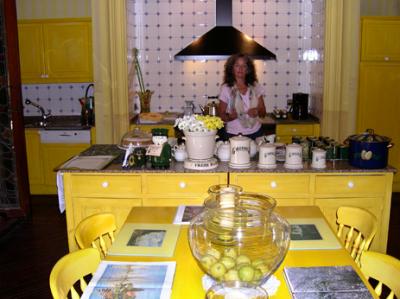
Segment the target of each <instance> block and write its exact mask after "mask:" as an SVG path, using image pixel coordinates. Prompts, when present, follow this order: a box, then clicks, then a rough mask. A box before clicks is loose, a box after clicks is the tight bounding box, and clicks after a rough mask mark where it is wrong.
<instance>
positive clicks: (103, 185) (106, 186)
mask: <svg viewBox="0 0 400 299" xmlns="http://www.w3.org/2000/svg"><path fill="white" fill-rule="evenodd" d="M109 185H110V184H109V183H108V182H107V181H105V182H102V183H101V186H102V187H103V188H108V186H109Z"/></svg>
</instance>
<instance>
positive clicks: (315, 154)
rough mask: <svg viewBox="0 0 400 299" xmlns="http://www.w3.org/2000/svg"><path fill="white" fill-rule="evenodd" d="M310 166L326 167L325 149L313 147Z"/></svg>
mask: <svg viewBox="0 0 400 299" xmlns="http://www.w3.org/2000/svg"><path fill="white" fill-rule="evenodd" d="M311 167H312V168H318V169H323V168H325V167H326V151H325V150H323V149H320V148H315V149H313V151H312V162H311Z"/></svg>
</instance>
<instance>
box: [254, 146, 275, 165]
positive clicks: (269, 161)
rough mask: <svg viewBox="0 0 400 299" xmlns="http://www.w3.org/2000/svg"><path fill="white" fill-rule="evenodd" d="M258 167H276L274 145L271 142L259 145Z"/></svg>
mask: <svg viewBox="0 0 400 299" xmlns="http://www.w3.org/2000/svg"><path fill="white" fill-rule="evenodd" d="M258 167H259V168H266V169H272V168H276V147H275V144H272V143H263V144H261V145H260V149H259V154H258Z"/></svg>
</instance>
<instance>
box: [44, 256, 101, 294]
mask: <svg viewBox="0 0 400 299" xmlns="http://www.w3.org/2000/svg"><path fill="white" fill-rule="evenodd" d="M100 261H101V259H100V253H99V251H98V250H97V249H94V248H86V249H81V250H78V251H74V252H71V253H69V254H67V255H65V256H63V257H62V258H61V259H59V260H58V261H57V263H56V264H55V265H54V267H53V269H52V270H51V273H50V290H51V294H52V295H53V298H54V299H64V298H67V295H68V292H71V298H72V299H75V298H80V295H79V292H78V290H76V289H75V288H74V284H75V283H76V282H78V281H79V287H80V289H81V291H82V292H83V291H84V290H85V288H86V286H87V284H86V282H85V280H84V279H83V278H84V277H85V276H86V275H89V274H93V273H94V272H96V269H97V267H98V266H99V263H100Z"/></svg>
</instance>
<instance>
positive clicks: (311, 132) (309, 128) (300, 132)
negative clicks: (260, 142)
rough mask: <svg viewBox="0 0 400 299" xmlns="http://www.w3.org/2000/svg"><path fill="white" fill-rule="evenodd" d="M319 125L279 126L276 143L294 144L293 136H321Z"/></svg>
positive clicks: (277, 127) (277, 126)
mask: <svg viewBox="0 0 400 299" xmlns="http://www.w3.org/2000/svg"><path fill="white" fill-rule="evenodd" d="M319 131H320V125H319V124H277V125H276V141H277V142H282V143H292V137H293V136H304V137H305V136H319V134H320V133H319Z"/></svg>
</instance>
